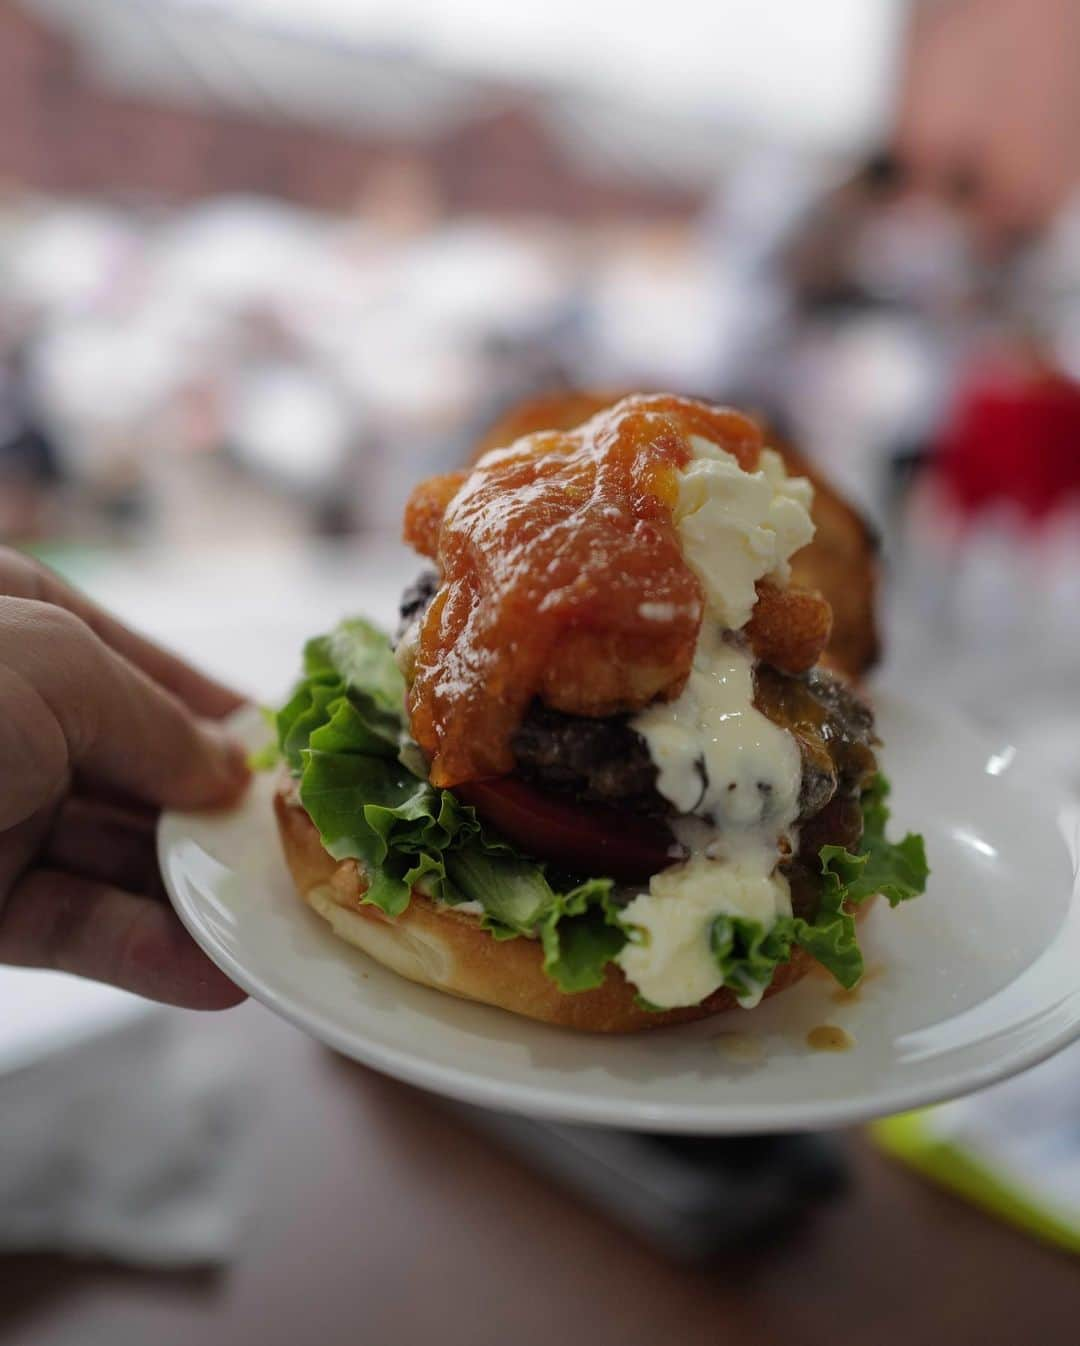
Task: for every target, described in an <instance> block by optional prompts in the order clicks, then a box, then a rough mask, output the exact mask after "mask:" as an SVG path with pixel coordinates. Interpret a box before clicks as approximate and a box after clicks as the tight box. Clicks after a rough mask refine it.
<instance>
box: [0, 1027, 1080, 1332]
mask: <svg viewBox="0 0 1080 1346" xmlns="http://www.w3.org/2000/svg"><path fill="white" fill-rule="evenodd" d="M185 1031H188V1030H185ZM189 1031H191V1032H193V1033H203V1032H212V1033H225V1034H231V1035H235V1036H236V1037H237V1039H238V1040H239V1039H242V1040H243V1041H244V1042H245V1043H246V1044H247V1046H248V1048H249V1050H250V1051H251V1053H252V1054H253V1056H254V1058H255V1059H256V1060H257V1061H258V1062H259V1070H260V1074H261V1076H262V1078H263V1084H264V1093H263V1098H264V1103H263V1115H262V1116H261V1117H260V1120H259V1124H258V1125H257V1126H256V1127H254V1128H253V1130H252V1135H251V1146H252V1149H253V1154H252V1156H251V1159H252V1163H253V1166H254V1168H255V1170H256V1183H255V1191H254V1202H253V1205H254V1210H253V1218H252V1219H251V1221H250V1223H249V1228H248V1231H247V1234H246V1237H245V1239H244V1245H243V1248H242V1250H241V1252H240V1254H239V1256H238V1257H237V1259H236V1260H235V1262H234V1263H233V1264H232V1265H231V1266H230V1267H229V1268H228V1270H226V1271H224V1272H222V1273H220V1274H213V1275H210V1274H201V1275H190V1274H184V1275H170V1274H163V1273H141V1272H134V1271H125V1270H116V1269H113V1268H108V1267H102V1266H96V1265H89V1264H80V1263H72V1262H69V1261H65V1260H63V1259H59V1258H54V1257H13V1258H7V1259H2V1260H0V1346H98V1344H99V1343H100V1344H101V1346H174V1344H175V1346H189V1344H190V1343H193V1342H197V1343H200V1344H201V1346H219V1343H221V1344H222V1346H224V1344H225V1343H229V1346H232V1344H233V1343H237V1344H238V1346H247V1344H248V1343H252V1344H254V1343H258V1346H297V1344H298V1343H304V1344H306V1343H317V1346H338V1344H339V1343H342V1344H343V1343H349V1346H358V1344H362V1346H369V1344H370V1346H383V1344H384V1343H389V1344H393V1346H397V1344H398V1343H402V1344H403V1346H412V1343H425V1344H426V1343H434V1344H435V1346H486V1344H487V1343H492V1346H496V1344H498V1346H502V1343H508V1344H511V1346H534V1343H535V1346H578V1343H582V1346H585V1344H586V1343H587V1346H609V1343H610V1344H611V1346H636V1344H637V1343H641V1344H642V1346H646V1344H647V1346H668V1343H673V1344H674V1343H677V1344H678V1346H684V1344H689V1343H698V1342H702V1343H712V1342H733V1343H734V1342H737V1343H739V1346H757V1343H785V1344H786V1343H793V1344H797V1346H817V1344H818V1343H820V1344H821V1346H838V1344H840V1346H843V1344H844V1343H848V1342H858V1343H860V1346H862V1344H863V1343H867V1344H872V1346H893V1343H895V1346H924V1344H926V1346H936V1344H937V1343H939V1342H940V1343H943V1344H945V1343H947V1344H948V1346H965V1344H966V1343H978V1346H997V1344H1000V1346H1021V1343H1026V1342H1038V1343H1039V1346H1066V1343H1068V1346H1075V1343H1076V1342H1077V1341H1078V1340H1080V1326H1078V1322H1077V1320H1078V1317H1080V1268H1078V1267H1077V1264H1076V1262H1075V1261H1073V1260H1070V1259H1069V1258H1067V1257H1066V1256H1064V1255H1063V1254H1058V1253H1055V1252H1053V1251H1050V1250H1048V1249H1046V1248H1043V1247H1040V1246H1038V1245H1037V1244H1035V1243H1033V1242H1031V1241H1030V1240H1028V1239H1026V1238H1024V1237H1022V1236H1021V1235H1019V1234H1017V1233H1014V1232H1012V1231H1011V1230H1009V1229H1007V1228H1005V1227H1003V1226H1000V1225H998V1224H996V1223H994V1222H993V1221H992V1220H990V1219H988V1218H986V1217H984V1216H982V1215H980V1214H979V1213H978V1212H976V1211H975V1210H973V1209H971V1208H969V1207H967V1206H966V1205H964V1204H962V1203H961V1202H959V1201H956V1200H953V1199H952V1198H950V1197H948V1196H946V1195H943V1194H941V1193H939V1192H937V1191H935V1190H934V1189H933V1188H931V1187H929V1186H927V1185H925V1184H924V1183H922V1182H921V1181H919V1180H917V1179H916V1178H914V1177H913V1176H911V1175H909V1174H908V1173H906V1172H905V1171H904V1170H902V1169H901V1168H899V1167H896V1166H894V1165H893V1164H892V1163H890V1162H889V1161H887V1160H885V1159H884V1158H882V1157H880V1156H879V1155H877V1154H876V1153H875V1152H874V1151H873V1150H872V1149H871V1148H870V1146H869V1145H868V1144H867V1143H866V1142H865V1141H864V1140H862V1139H861V1138H859V1137H858V1136H853V1137H852V1139H851V1149H852V1154H853V1158H854V1162H855V1167H856V1173H857V1181H856V1185H855V1189H854V1191H853V1192H852V1194H851V1195H850V1196H849V1197H847V1198H846V1199H843V1200H841V1201H840V1202H839V1203H838V1204H836V1205H835V1206H833V1207H831V1208H829V1209H826V1210H823V1211H821V1212H820V1213H819V1214H817V1215H816V1216H814V1217H813V1218H812V1219H810V1220H809V1221H807V1222H806V1223H805V1224H804V1225H802V1227H800V1228H797V1229H794V1230H792V1231H791V1233H790V1235H789V1236H788V1237H787V1238H786V1239H785V1240H784V1241H782V1242H781V1243H779V1244H773V1245H771V1246H770V1247H768V1248H765V1249H761V1250H759V1251H757V1252H755V1253H752V1254H751V1253H742V1254H739V1255H738V1256H732V1257H730V1258H727V1259H725V1260H724V1261H723V1262H721V1263H720V1264H719V1265H717V1266H714V1267H712V1268H711V1269H709V1270H699V1269H689V1268H686V1267H679V1266H674V1265H671V1264H669V1263H668V1262H666V1261H664V1260H663V1259H662V1258H661V1257H659V1256H658V1255H657V1254H656V1253H654V1252H653V1251H652V1250H651V1249H649V1248H647V1247H645V1246H643V1245H642V1244H640V1243H639V1242H637V1241H636V1240H635V1239H633V1238H632V1237H630V1236H629V1235H627V1234H625V1233H624V1232H622V1231H621V1230H619V1229H618V1228H616V1227H615V1226H613V1225H612V1224H610V1223H608V1221H607V1220H606V1219H605V1218H604V1217H603V1216H601V1215H599V1214H596V1213H594V1212H593V1211H590V1210H588V1209H585V1208H584V1207H582V1206H581V1205H579V1204H577V1203H576V1202H575V1201H574V1200H573V1199H572V1198H570V1197H568V1196H567V1195H565V1194H564V1193H563V1192H562V1191H560V1190H559V1189H557V1188H553V1187H552V1186H551V1185H550V1183H549V1182H548V1181H546V1180H544V1179H543V1178H540V1177H538V1176H537V1175H535V1174H534V1173H532V1172H530V1171H529V1170H528V1169H527V1168H525V1167H523V1166H522V1165H521V1164H520V1163H519V1162H518V1161H516V1160H515V1159H513V1158H512V1157H510V1156H509V1155H507V1154H505V1153H503V1152H501V1151H499V1150H498V1149H497V1148H495V1147H494V1146H493V1144H492V1143H491V1141H489V1140H485V1139H484V1138H482V1137H481V1136H480V1135H478V1134H477V1133H475V1132H474V1131H473V1130H472V1129H471V1128H470V1127H469V1126H468V1125H467V1124H466V1123H464V1122H463V1121H462V1120H460V1119H458V1118H456V1117H454V1116H452V1115H450V1114H449V1113H448V1112H447V1111H445V1110H444V1108H443V1107H442V1106H441V1105H440V1104H439V1103H438V1102H437V1101H436V1100H434V1099H432V1098H430V1097H428V1096H427V1095H425V1094H422V1093H418V1092H416V1091H415V1090H412V1089H410V1088H407V1087H406V1086H404V1085H400V1084H397V1083H395V1082H393V1081H391V1080H387V1079H383V1078H381V1077H380V1076H378V1075H375V1074H372V1073H371V1072H369V1071H367V1070H364V1069H362V1068H360V1067H358V1066H355V1065H353V1064H351V1063H349V1062H346V1061H343V1060H341V1059H340V1058H338V1057H335V1056H334V1055H332V1054H331V1053H330V1052H328V1051H326V1050H324V1049H323V1048H321V1047H319V1046H317V1045H316V1044H315V1043H314V1042H311V1041H310V1040H308V1039H306V1038H305V1037H303V1036H301V1035H300V1034H299V1033H297V1032H295V1031H294V1030H293V1029H291V1028H289V1027H288V1026H287V1025H285V1024H284V1023H281V1022H279V1021H278V1020H276V1019H274V1018H272V1017H271V1016H270V1015H269V1014H268V1013H266V1012H265V1011H263V1010H261V1009H260V1008H258V1007H256V1006H245V1007H244V1009H242V1010H238V1011H235V1012H233V1013H231V1014H229V1015H224V1016H219V1017H217V1018H203V1017H199V1016H194V1015H193V1016H191V1018H190V1030H189Z"/></svg>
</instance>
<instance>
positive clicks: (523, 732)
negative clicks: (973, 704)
mask: <svg viewBox="0 0 1080 1346" xmlns="http://www.w3.org/2000/svg"><path fill="white" fill-rule="evenodd" d="M437 587H438V579H437V577H436V575H435V572H434V571H425V572H424V573H423V574H422V575H421V576H420V577H419V578H418V579H417V580H416V582H415V583H413V584H411V585H410V586H409V588H408V589H406V591H405V593H404V595H403V597H402V603H401V625H400V628H399V630H398V638H399V639H400V638H401V636H402V635H403V634H404V632H405V631H406V630H407V629H408V627H409V626H410V625H411V624H412V622H414V621H415V620H416V619H417V618H419V617H420V616H421V615H422V613H423V612H424V610H425V609H426V608H427V605H428V603H430V601H431V599H432V597H433V596H434V593H435V590H436V588H437ZM754 704H755V705H756V706H757V708H758V710H760V711H761V712H762V714H763V715H766V716H768V718H769V719H770V720H772V721H773V723H774V724H777V725H780V726H781V727H782V728H784V729H787V730H789V731H790V732H791V734H793V735H794V737H795V740H796V742H797V744H798V746H799V753H800V756H801V758H802V786H801V789H800V794H799V817H798V819H797V822H798V823H799V825H800V827H801V833H800V845H799V857H806V858H807V859H808V860H809V861H810V862H811V863H812V864H813V865H814V868H815V870H816V857H817V853H818V851H819V850H820V849H821V847H822V846H823V845H826V844H832V845H848V846H850V845H854V844H855V843H857V842H858V839H859V836H860V835H861V832H862V814H861V811H860V809H859V805H858V795H859V792H860V790H861V789H862V788H863V786H864V785H865V784H866V783H867V782H868V781H869V779H870V778H871V777H872V776H873V774H874V772H875V771H876V769H877V764H876V761H875V757H874V750H873V745H874V744H875V743H876V742H877V739H876V737H875V735H874V719H873V715H872V713H871V712H870V710H869V708H868V707H867V706H866V705H865V704H864V703H863V702H862V701H861V700H860V699H859V697H858V696H857V695H856V693H855V692H854V691H853V690H852V688H851V687H850V686H849V685H848V684H847V683H846V682H844V681H843V680H842V679H841V678H839V677H837V676H836V675H834V674H832V673H829V672H826V671H825V670H824V669H812V670H811V671H810V672H809V673H805V674H802V675H800V676H798V677H795V676H792V675H790V674H786V673H780V672H779V671H778V670H776V669H775V668H772V667H770V666H769V665H767V664H762V663H758V664H757V665H755V668H754ZM630 718H631V717H630V716H628V715H612V716H607V717H605V718H603V719H592V718H589V717H587V716H581V715H567V714H565V713H563V712H562V711H558V710H552V709H551V708H550V707H549V706H545V705H544V704H543V703H542V702H541V701H539V700H535V701H533V702H532V704H531V705H530V706H529V708H528V711H527V712H526V714H525V718H524V719H523V721H522V723H521V726H520V727H519V729H518V730H517V733H516V734H515V735H514V738H513V742H512V747H513V753H514V764H515V773H516V774H517V775H518V776H520V777H521V778H522V779H523V780H526V781H529V782H531V783H532V784H534V785H536V786H538V787H540V788H542V789H544V790H547V791H551V792H552V793H556V794H560V795H563V796H570V797H572V798H574V799H575V800H578V801H580V802H583V803H591V804H606V805H609V806H613V805H614V806H617V807H618V808H620V809H622V810H630V811H633V812H637V813H647V814H652V815H654V816H657V817H664V816H665V815H670V814H671V813H672V807H671V804H670V803H669V802H668V801H667V800H666V799H664V797H663V796H662V795H661V794H660V793H659V792H658V790H657V788H656V779H657V770H656V765H655V763H654V762H653V760H652V758H651V757H650V755H649V749H648V745H647V744H646V742H645V740H644V739H643V738H642V737H641V735H640V734H638V733H637V732H636V731H635V730H634V729H633V728H632V726H631V723H630ZM798 863H799V861H798V858H796V860H794V861H793V862H792V872H791V874H790V877H791V878H792V888H793V900H795V901H796V904H798V898H799V888H800V886H801V885H800V884H799V883H798V882H797V881H796V880H797V879H798V878H799V875H798ZM815 889H816V885H815Z"/></svg>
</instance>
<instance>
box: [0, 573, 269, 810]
mask: <svg viewBox="0 0 1080 1346" xmlns="http://www.w3.org/2000/svg"><path fill="white" fill-rule="evenodd" d="M0 634H4V635H10V636H11V637H12V638H11V639H6V640H0V649H3V650H4V653H3V656H2V658H3V661H4V663H5V664H6V665H7V668H8V670H9V672H10V673H11V674H13V675H14V678H15V680H16V682H17V683H18V684H19V685H20V686H21V688H22V693H23V700H24V701H25V703H26V704H25V707H24V711H25V716H26V718H25V719H24V721H23V722H24V724H26V725H28V726H29V725H30V724H33V723H39V724H41V723H42V722H43V721H44V720H51V722H52V723H51V725H49V726H48V728H47V729H46V728H44V727H42V729H41V730H40V732H39V734H38V735H35V737H39V738H40V739H41V741H42V744H43V747H44V748H45V749H50V750H52V752H54V751H55V748H56V747H57V746H58V745H59V743H60V741H62V745H63V748H64V749H65V750H66V758H67V761H66V764H65V766H66V769H67V770H71V769H72V768H75V767H77V768H79V769H80V770H82V771H83V772H84V773H85V774H86V775H87V776H89V777H91V778H93V779H96V780H100V781H103V782H106V783H108V784H110V785H113V786H116V787H118V788H119V789H121V790H123V791H125V792H127V793H129V794H133V795H136V796H138V797H139V798H141V799H145V800H146V801H147V802H149V803H151V804H156V805H159V806H162V807H166V808H201V807H210V806H213V805H221V804H226V803H229V802H231V801H232V800H233V799H235V798H236V797H237V796H238V795H239V794H240V792H241V791H242V790H243V787H244V785H245V784H246V782H247V779H248V770H247V766H246V764H245V756H244V751H243V748H242V747H241V746H240V744H239V743H237V742H236V741H235V740H233V739H232V738H230V737H229V736H228V735H227V734H226V733H225V732H224V731H222V730H221V729H220V728H219V727H218V726H217V725H214V724H212V723H209V722H206V721H202V720H199V719H197V718H196V717H195V716H194V715H193V714H192V713H191V712H190V711H189V710H187V709H186V708H185V707H184V706H183V705H182V704H181V702H180V701H179V700H178V699H177V698H176V697H175V696H173V695H172V693H171V692H168V691H166V690H165V689H164V688H162V687H160V686H159V685H158V684H157V683H155V682H153V681H152V680H151V679H150V678H149V677H148V676H147V675H146V674H145V673H143V672H141V671H140V670H139V669H137V668H136V667H135V666H134V664H131V663H129V662H128V660H127V659H125V658H124V656H123V655H121V654H118V653H116V651H114V650H112V649H110V648H109V647H108V646H107V645H105V644H104V643H103V642H102V641H101V640H99V639H98V637H97V636H96V635H94V633H93V632H92V631H91V629H90V628H89V626H87V624H86V623H85V622H84V621H82V620H81V618H79V617H76V616H73V615H72V614H71V613H70V612H67V611H65V610H64V609H62V608H57V607H53V606H52V605H50V604H46V603H38V602H34V601H31V600H24V599H5V600H0ZM9 682H10V679H9ZM57 731H58V733H57ZM52 752H50V754H49V755H52Z"/></svg>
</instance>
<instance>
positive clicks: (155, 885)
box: [41, 797, 164, 900]
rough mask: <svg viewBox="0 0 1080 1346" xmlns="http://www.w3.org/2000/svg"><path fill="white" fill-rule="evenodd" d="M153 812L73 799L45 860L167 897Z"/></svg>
mask: <svg viewBox="0 0 1080 1346" xmlns="http://www.w3.org/2000/svg"><path fill="white" fill-rule="evenodd" d="M155 832H156V829H155V823H154V816H153V814H149V813H132V812H130V811H129V810H127V809H124V808H119V807H117V806H116V805H115V804H107V803H103V802H101V801H100V800H96V799H85V798H78V797H72V798H69V799H66V800H65V801H64V803H63V804H62V805H61V806H60V808H59V810H58V812H57V814H56V818H55V821H54V822H53V826H52V829H51V831H50V833H49V835H48V837H47V838H46V840H45V845H44V847H43V848H42V851H41V862H42V864H44V865H47V866H48V867H49V868H52V869H62V870H65V871H66V872H67V873H69V874H77V875H79V876H80V877H82V878H87V879H96V880H98V882H100V883H108V884H112V885H113V886H114V887H117V888H123V889H124V890H125V891H126V892H129V893H136V894H138V895H139V896H140V897H153V898H156V899H158V900H160V899H161V898H162V897H163V896H164V888H163V885H162V882H161V873H160V871H159V869H158V862H157V846H156V835H155Z"/></svg>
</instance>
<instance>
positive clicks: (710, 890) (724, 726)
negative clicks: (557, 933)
mask: <svg viewBox="0 0 1080 1346" xmlns="http://www.w3.org/2000/svg"><path fill="white" fill-rule="evenodd" d="M693 443H694V450H695V455H696V456H695V458H694V461H693V462H691V464H690V465H689V467H688V468H687V469H686V471H685V472H684V473H683V474H682V476H681V480H680V488H679V504H678V506H677V508H676V511H675V517H676V521H677V523H678V525H679V529H680V532H681V534H682V540H683V547H684V552H685V555H686V559H687V561H688V563H689V564H690V565H691V566H692V567H693V568H694V570H695V571H696V573H697V574H698V576H699V577H700V579H701V581H702V584H703V586H704V588H705V592H706V601H707V611H706V618H705V621H704V623H703V625H702V630H701V635H700V637H699V640H698V647H697V650H696V652H695V655H694V663H693V667H692V670H691V673H690V677H689V679H688V681H687V684H686V687H685V689H684V690H683V692H682V695H681V696H679V697H678V698H677V699H676V700H674V701H669V702H657V703H655V704H654V705H652V706H649V707H648V708H647V709H645V710H644V711H642V712H641V714H639V715H638V716H636V717H635V719H634V721H633V727H634V728H635V729H636V730H637V732H638V733H639V734H640V735H641V736H642V738H644V740H645V742H646V743H647V744H648V747H649V752H650V755H651V756H652V759H653V761H654V762H655V763H656V766H657V771H658V777H657V788H658V790H659V792H660V793H661V794H662V795H663V796H664V798H665V799H668V800H670V801H671V803H672V805H673V806H674V807H675V809H676V810H677V812H678V813H679V814H681V815H684V818H683V819H682V820H681V822H680V824H679V825H678V827H677V831H678V835H679V838H680V840H681V841H682V842H683V843H684V845H685V846H686V849H687V850H688V852H689V855H688V857H687V858H686V859H685V860H684V861H683V862H682V863H680V864H676V865H673V866H671V867H670V868H668V869H665V870H663V871H662V872H661V873H659V874H656V875H654V877H653V879H652V881H651V883H650V884H649V891H648V892H647V893H641V894H639V895H638V896H637V897H635V898H634V899H633V900H632V901H631V902H630V903H629V904H628V905H627V907H626V908H625V911H624V913H623V924H624V925H625V927H626V928H627V931H628V933H629V936H630V939H629V942H628V943H627V944H626V945H625V947H624V948H623V949H622V951H621V952H620V954H619V955H618V959H617V961H618V963H619V965H620V967H621V968H622V970H623V972H624V973H625V974H626V976H627V977H628V978H629V980H630V981H631V982H633V984H634V985H635V986H636V987H637V989H638V991H639V992H640V994H641V995H642V996H643V997H644V998H645V999H646V1000H647V1001H649V1002H650V1004H653V1005H656V1006H657V1007H658V1008H662V1009H671V1008H675V1007H676V1006H682V1005H696V1004H698V1003H699V1002H700V1001H702V1000H703V999H705V997H706V996H708V995H711V994H712V992H713V991H716V990H718V989H719V988H720V987H721V986H722V985H723V974H722V973H721V971H720V967H719V965H718V963H717V961H716V959H715V958H714V957H713V954H712V950H711V947H710V932H711V927H712V923H713V921H714V920H715V918H716V917H717V916H719V915H729V916H743V917H746V918H748V919H750V920H754V921H757V922H759V923H760V924H762V925H764V926H766V927H769V926H771V925H772V924H773V923H774V922H775V921H776V920H777V919H778V918H779V917H780V916H784V915H790V912H791V895H790V892H789V890H788V885H787V881H786V880H785V879H784V877H783V875H782V874H780V873H779V872H778V870H777V860H778V856H779V849H778V847H779V843H780V841H781V839H782V838H784V837H785V836H786V837H790V836H791V833H792V830H793V825H794V821H795V818H796V816H797V814H798V801H799V788H800V784H801V779H802V765H801V760H800V756H799V750H798V747H797V745H796V743H795V740H794V738H793V737H792V736H791V734H789V733H788V732H787V731H786V730H784V729H781V728H779V727H778V726H777V725H775V724H773V723H772V721H771V720H769V719H768V718H767V717H766V716H765V715H763V714H762V713H761V712H760V711H759V710H757V709H756V708H755V706H754V704H753V695H754V688H753V660H752V658H751V656H750V654H749V653H748V652H747V651H746V650H745V649H743V648H742V647H741V645H740V643H739V642H738V640H737V639H736V638H734V637H733V636H732V634H731V631H732V630H733V629H737V628H738V627H741V626H743V625H745V623H746V622H747V621H748V620H749V618H750V614H751V612H752V611H753V605H754V602H755V592H754V585H755V584H756V582H757V581H758V580H759V579H763V578H766V577H768V578H770V579H772V580H773V581H774V582H776V583H779V584H786V583H787V582H788V579H789V576H790V566H789V561H790V558H791V555H792V553H794V552H795V551H797V550H798V548H799V547H801V546H803V545H804V544H805V543H806V542H808V541H809V540H810V538H811V537H812V536H813V531H814V529H813V524H812V523H811V521H810V516H809V506H810V501H811V496H812V492H811V487H810V484H809V482H807V481H804V480H801V479H789V478H788V477H787V475H786V472H785V471H784V466H783V462H782V460H781V459H780V457H779V455H777V454H775V453H772V452H771V451H768V450H766V452H765V453H763V454H762V465H761V469H760V470H759V471H758V472H744V471H743V469H742V468H740V467H739V465H738V463H737V462H736V461H735V459H734V458H732V457H731V455H730V454H727V453H725V452H724V451H723V450H722V449H719V448H717V447H716V446H715V445H712V444H709V443H708V441H706V440H701V439H697V438H695V440H694V441H693ZM725 628H728V630H725ZM763 990H764V987H759V988H757V990H756V992H755V993H753V994H750V995H746V996H743V997H741V998H740V1003H741V1004H743V1005H744V1006H746V1007H750V1006H751V1005H754V1004H756V1003H757V1001H758V1000H760V998H761V994H762V992H763Z"/></svg>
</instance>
